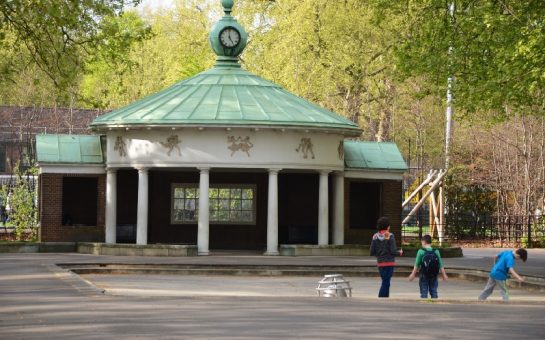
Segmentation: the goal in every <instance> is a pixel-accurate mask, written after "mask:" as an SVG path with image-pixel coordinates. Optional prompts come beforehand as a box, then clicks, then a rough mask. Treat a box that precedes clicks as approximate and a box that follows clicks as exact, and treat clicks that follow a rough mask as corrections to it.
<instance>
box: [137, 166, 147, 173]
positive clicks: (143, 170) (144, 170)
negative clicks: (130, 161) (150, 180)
mask: <svg viewBox="0 0 545 340" xmlns="http://www.w3.org/2000/svg"><path fill="white" fill-rule="evenodd" d="M134 168H135V169H136V170H138V173H147V172H148V170H149V167H147V166H136V167H134Z"/></svg>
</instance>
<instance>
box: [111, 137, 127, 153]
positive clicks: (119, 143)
mask: <svg viewBox="0 0 545 340" xmlns="http://www.w3.org/2000/svg"><path fill="white" fill-rule="evenodd" d="M126 147H127V144H125V141H124V140H123V137H121V136H117V138H116V139H115V144H114V151H117V152H119V157H125V156H127V150H126Z"/></svg>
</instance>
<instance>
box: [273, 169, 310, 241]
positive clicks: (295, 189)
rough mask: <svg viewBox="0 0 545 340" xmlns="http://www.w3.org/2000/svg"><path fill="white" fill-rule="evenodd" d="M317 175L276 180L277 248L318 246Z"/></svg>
mask: <svg viewBox="0 0 545 340" xmlns="http://www.w3.org/2000/svg"><path fill="white" fill-rule="evenodd" d="M318 179H319V176H318V174H304V173H302V174H295V173H287V174H285V173H281V174H280V175H279V176H278V229H279V230H278V241H279V243H280V244H316V243H317V242H318V191H319V186H318Z"/></svg>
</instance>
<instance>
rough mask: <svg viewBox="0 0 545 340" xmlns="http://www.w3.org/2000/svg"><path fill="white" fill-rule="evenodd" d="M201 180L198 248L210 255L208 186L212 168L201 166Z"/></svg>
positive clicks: (202, 253)
mask: <svg viewBox="0 0 545 340" xmlns="http://www.w3.org/2000/svg"><path fill="white" fill-rule="evenodd" d="M199 170H200V171H201V175H200V180H199V226H198V231H197V250H198V253H199V255H208V244H209V237H210V230H209V229H210V210H209V202H208V188H209V187H210V169H209V168H200V169H199Z"/></svg>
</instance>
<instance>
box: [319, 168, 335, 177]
mask: <svg viewBox="0 0 545 340" xmlns="http://www.w3.org/2000/svg"><path fill="white" fill-rule="evenodd" d="M318 172H319V173H320V175H322V176H327V175H329V173H330V172H332V171H331V170H328V169H321V170H318Z"/></svg>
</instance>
